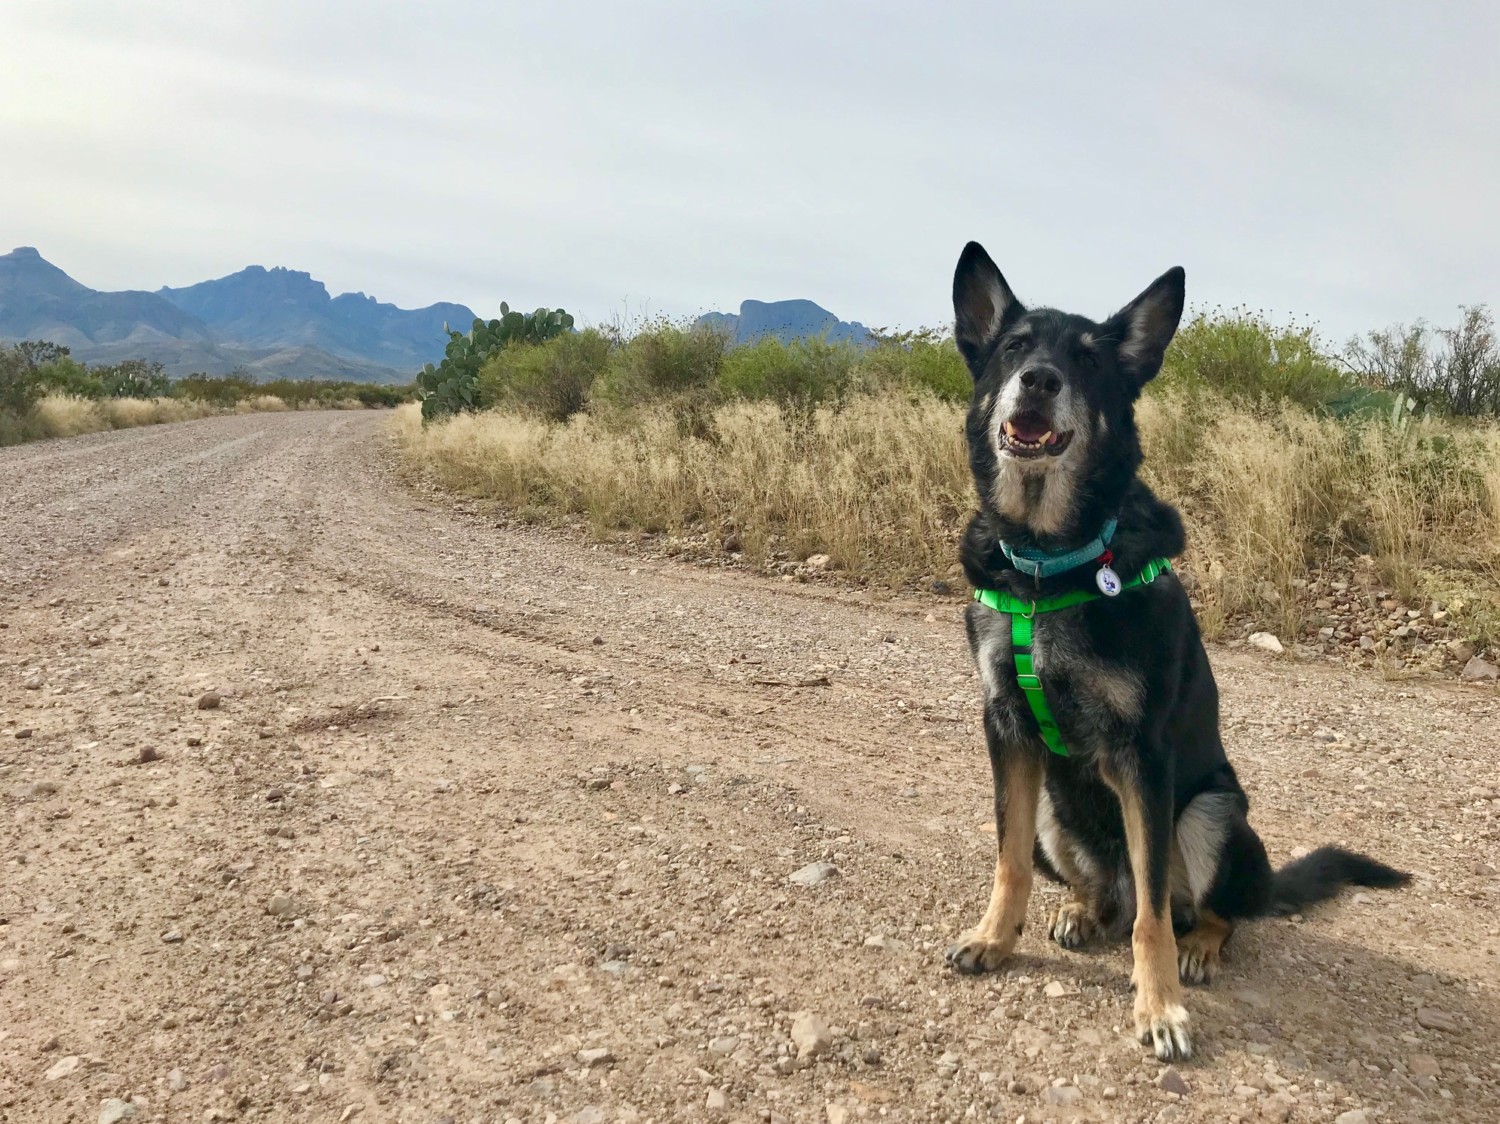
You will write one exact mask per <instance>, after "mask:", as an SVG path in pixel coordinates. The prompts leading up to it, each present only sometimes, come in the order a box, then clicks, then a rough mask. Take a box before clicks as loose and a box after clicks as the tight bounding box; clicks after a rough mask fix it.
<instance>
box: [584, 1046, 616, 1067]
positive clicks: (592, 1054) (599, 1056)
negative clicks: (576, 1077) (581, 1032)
mask: <svg viewBox="0 0 1500 1124" xmlns="http://www.w3.org/2000/svg"><path fill="white" fill-rule="evenodd" d="M578 1062H579V1064H580V1065H582V1066H584V1067H585V1068H588V1069H592V1068H593V1067H594V1066H596V1065H614V1064H615V1055H614V1052H613V1051H612V1050H610V1049H608V1048H607V1047H604V1046H596V1047H594V1048H593V1049H591V1050H579V1051H578Z"/></svg>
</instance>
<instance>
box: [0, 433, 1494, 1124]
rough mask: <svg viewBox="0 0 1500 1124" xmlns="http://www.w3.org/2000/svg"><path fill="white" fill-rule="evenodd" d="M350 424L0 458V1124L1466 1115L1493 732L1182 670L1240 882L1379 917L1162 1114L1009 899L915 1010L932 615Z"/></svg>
mask: <svg viewBox="0 0 1500 1124" xmlns="http://www.w3.org/2000/svg"><path fill="white" fill-rule="evenodd" d="M382 422H383V418H382V416H381V415H377V414H361V413H326V414H325V413H305V414H287V415H258V416H247V417H232V418H222V419H214V420H208V421H202V422H192V423H187V424H182V425H176V426H169V427H160V428H153V429H142V430H131V431H123V432H118V433H108V434H100V435H95V436H90V437H84V438H79V439H75V440H70V441H63V442H56V443H50V444H38V445H32V446H27V447H21V448H13V449H6V450H0V1119H4V1120H7V1121H17V1122H27V1124H29V1122H32V1121H64V1120H66V1121H88V1122H90V1124H92V1122H93V1121H95V1120H106V1121H107V1120H119V1119H125V1118H126V1114H128V1113H129V1111H130V1109H131V1108H134V1109H135V1110H136V1111H135V1114H134V1116H133V1117H129V1118H130V1119H133V1120H135V1121H147V1120H172V1121H203V1120H209V1119H223V1120H277V1121H279V1120H305V1121H325V1120H326V1121H343V1120H353V1121H360V1122H364V1121H422V1122H429V1124H435V1122H437V1121H442V1120H450V1121H454V1122H464V1124H467V1122H471V1121H474V1122H478V1121H495V1122H503V1121H507V1120H511V1119H516V1120H521V1121H527V1122H531V1121H536V1122H538V1124H541V1122H542V1121H548V1120H554V1119H555V1120H558V1121H579V1122H598V1124H604V1122H613V1121H639V1122H644V1121H647V1120H656V1121H666V1120H688V1119H693V1120H697V1119H710V1118H714V1117H718V1118H722V1119H724V1120H728V1121H741V1120H743V1121H756V1120H786V1121H817V1122H819V1124H823V1122H825V1121H827V1122H833V1124H837V1122H838V1121H842V1120H851V1121H852V1120H861V1119H866V1118H868V1119H871V1120H875V1119H887V1120H949V1119H952V1120H963V1119H980V1120H985V1119H1004V1120H1010V1121H1014V1120H1016V1119H1017V1118H1018V1117H1020V1116H1023V1115H1024V1116H1025V1118H1026V1120H1028V1121H1037V1120H1053V1119H1083V1120H1129V1121H1142V1120H1180V1121H1195V1120H1215V1121H1221V1120H1235V1119H1240V1120H1247V1121H1248V1120H1260V1119H1270V1120H1284V1119H1290V1120H1294V1121H1332V1120H1334V1119H1335V1118H1338V1119H1340V1120H1342V1121H1344V1122H1345V1124H1350V1122H1354V1121H1360V1120H1364V1121H1407V1120H1434V1121H1436V1120H1465V1121H1495V1120H1500V1059H1497V1056H1496V1053H1495V1043H1496V1042H1497V1041H1500V996H1497V982H1500V957H1497V950H1500V908H1497V906H1500V877H1497V873H1496V867H1495V864H1496V862H1497V861H1500V860H1497V857H1496V856H1497V846H1496V844H1497V840H1500V819H1497V814H1500V803H1497V799H1496V797H1497V793H1496V791H1495V790H1496V788H1497V787H1500V781H1497V777H1496V774H1497V771H1500V770H1497V762H1500V699H1497V696H1496V694H1495V693H1494V692H1493V691H1488V690H1483V689H1464V688H1460V687H1457V686H1450V685H1445V684H1437V683H1432V682H1426V681H1423V682H1418V683H1405V684H1392V683H1385V682H1381V681H1380V680H1378V679H1376V678H1374V677H1370V676H1364V675H1354V674H1351V673H1347V672H1340V671H1337V670H1330V669H1329V668H1327V667H1324V666H1316V667H1313V666H1305V665H1299V664H1297V663H1294V662H1289V661H1284V662H1274V661H1272V660H1271V659H1270V658H1269V657H1266V658H1262V657H1260V656H1258V655H1251V654H1249V653H1239V652H1236V653H1229V652H1222V651H1216V652H1215V653H1214V658H1215V663H1216V666H1217V669H1218V673H1219V676H1220V683H1221V686H1222V688H1223V692H1224V709H1225V715H1226V724H1227V740H1228V742H1229V744H1230V746H1231V752H1232V753H1233V755H1234V756H1235V759H1236V761H1237V764H1238V765H1239V766H1240V769H1241V776H1242V778H1243V779H1244V781H1245V783H1246V786H1247V788H1248V789H1249V791H1250V793H1251V797H1252V800H1253V801H1254V808H1253V818H1254V819H1255V822H1256V823H1257V824H1258V826H1259V828H1260V830H1261V832H1262V834H1263V835H1264V837H1265V839H1266V842H1267V845H1268V846H1269V847H1270V849H1271V850H1272V853H1273V856H1274V858H1275V859H1276V860H1277V861H1284V860H1285V859H1286V858H1287V857H1288V856H1289V854H1290V852H1291V851H1292V849H1293V848H1296V847H1299V846H1308V845H1313V844H1316V843H1319V842H1324V841H1330V840H1336V841H1339V842H1343V843H1346V844H1350V845H1353V846H1356V847H1359V848H1361V849H1366V850H1369V851H1370V852H1372V853H1374V854H1377V855H1379V856H1381V857H1383V858H1385V859H1388V860H1390V861H1392V862H1396V863H1398V864H1402V865H1405V866H1407V867H1408V868H1409V869H1411V870H1413V871H1415V872H1416V875H1417V878H1416V882H1415V883H1414V885H1413V886H1412V887H1410V888H1409V889H1408V890H1406V891H1403V892H1402V893H1400V894H1396V895H1390V894H1380V893H1376V892H1370V893H1368V894H1364V895H1348V896H1346V897H1345V898H1343V899H1341V900H1339V901H1337V902H1335V903H1333V904H1331V905H1329V906H1327V907H1325V908H1323V909H1321V910H1320V911H1318V912H1317V913H1316V914H1314V915H1310V916H1309V917H1307V918H1306V919H1286V920H1278V921H1267V922H1262V923H1259V924H1257V925H1255V926H1253V927H1250V928H1247V929H1244V930H1242V931H1241V932H1240V933H1239V934H1237V935H1236V937H1235V940H1234V942H1233V944H1232V945H1231V949H1230V952H1231V958H1230V960H1229V961H1228V964H1227V966H1226V971H1225V973H1224V975H1223V976H1222V977H1221V978H1220V979H1219V980H1218V981H1217V982H1215V983H1214V985H1213V986H1212V987H1210V988H1207V989H1202V990H1195V991H1193V992H1192V993H1191V995H1190V1003H1191V1009H1192V1011H1193V1014H1194V1018H1195V1022H1196V1031H1197V1042H1198V1047H1199V1054H1200V1056H1199V1057H1198V1058H1197V1059H1195V1060H1194V1061H1193V1062H1192V1063H1191V1064H1189V1065H1186V1066H1183V1067H1181V1068H1180V1072H1179V1073H1178V1074H1177V1076H1178V1077H1180V1078H1181V1079H1182V1081H1183V1082H1185V1085H1180V1084H1177V1083H1175V1082H1174V1080H1173V1078H1172V1077H1170V1076H1169V1077H1167V1078H1166V1079H1165V1082H1164V1083H1165V1084H1166V1085H1168V1086H1170V1087H1171V1088H1175V1089H1178V1090H1182V1089H1185V1090H1186V1091H1185V1092H1181V1091H1180V1092H1177V1093H1173V1092H1170V1091H1169V1090H1168V1089H1164V1088H1162V1087H1161V1086H1160V1085H1159V1084H1158V1082H1159V1080H1161V1073H1162V1070H1161V1067H1160V1065H1159V1064H1158V1063H1156V1062H1155V1061H1154V1059H1151V1058H1150V1057H1148V1055H1147V1053H1146V1051H1145V1050H1144V1049H1143V1048H1142V1047H1141V1046H1139V1045H1138V1044H1137V1043H1136V1042H1135V1041H1134V1040H1133V1039H1132V1038H1131V1037H1130V1036H1129V1035H1128V1034H1127V1033H1126V1031H1127V1030H1128V1024H1129V1019H1130V994H1129V985H1128V975H1129V965H1128V950H1126V949H1121V948H1109V949H1104V950H1100V951H1094V952H1088V953H1083V954H1078V953H1068V952H1064V951H1062V950H1060V949H1058V948H1057V947H1056V946H1054V945H1051V944H1049V943H1048V942H1047V941H1046V940H1045V939H1044V937H1043V936H1042V935H1041V928H1042V926H1041V922H1042V920H1043V918H1044V915H1045V913H1046V912H1047V911H1048V910H1050V909H1051V908H1053V907H1054V906H1055V905H1056V903H1057V902H1058V900H1059V898H1058V895H1057V893H1056V891H1054V890H1053V889H1051V888H1050V887H1047V886H1045V885H1043V886H1042V887H1041V888H1040V889H1039V890H1038V892H1037V893H1036V894H1035V896H1034V900H1033V903H1032V912H1031V924H1030V927H1029V929H1028V932H1027V935H1026V937H1025V938H1023V941H1022V946H1021V949H1022V955H1021V956H1020V957H1019V958H1018V959H1017V960H1016V962H1015V963H1014V964H1013V966H1012V967H1011V968H1010V970H1009V971H1006V972H1002V973H1001V974H998V975H995V976H992V977H987V978H983V979H973V978H961V977H956V976H954V975H951V974H950V973H949V972H948V971H946V970H945V969H944V966H943V963H942V950H943V948H944V946H945V945H946V943H947V942H948V940H949V939H950V938H951V937H952V936H953V935H954V934H956V933H957V932H958V931H960V930H961V929H963V928H964V927H966V926H967V925H968V924H970V923H971V922H973V921H974V920H975V919H976V918H977V916H978V914H979V912H980V911H981V910H982V908H983V905H984V901H985V897H986V894H987V891H988V885H989V879H990V867H991V861H992V859H991V855H992V847H993V844H994V837H993V835H992V834H988V833H986V832H985V831H984V830H983V825H985V823H986V821H987V816H988V811H987V806H988V796H989V793H988V783H989V782H988V777H987V766H986V763H985V758H984V754H983V750H982V748H981V743H980V734H979V730H978V725H977V721H976V717H977V705H976V684H975V681H974V678H973V675H972V673H971V670H970V667H969V664H968V660H967V655H966V653H965V650H964V646H963V638H962V630H961V628H960V626H959V624H958V623H957V622H958V611H959V610H958V608H957V607H956V606H955V605H953V604H952V603H948V602H940V601H937V600H932V601H930V602H918V601H897V602H894V603H891V602H884V603H882V602H877V601H874V600H871V599H869V598H866V597H864V596H862V595H859V594H854V593H841V592H837V591H832V590H830V589H827V588H815V587H812V586H806V585H797V584H782V583H776V582H772V581H767V580H761V579H757V578H752V577H747V576H745V575H742V574H735V573H731V572H723V571H715V570H709V569H702V568H690V567H687V566H681V565H677V564H672V563H663V562H654V561H642V560H637V559H633V558H627V557H623V556H621V555H618V554H614V553H611V552H610V551H608V550H605V549H602V548H594V547H590V546H589V545H587V544H585V543H582V542H581V541H579V540H577V539H574V538H571V537H568V536H566V535H561V534H556V533H547V532H540V531H536V530H530V529H525V528H515V527H503V526H500V525H497V523H496V521H495V519H494V518H493V517H485V516H482V515H479V514H472V513H464V512H462V511H455V510H453V508H452V507H451V505H449V504H447V503H445V502H443V501H441V500H438V499H436V498H433V497H429V496H426V495H424V494H422V493H420V492H418V491H415V490H413V489H411V488H409V487H407V486H405V485H403V484H402V483H401V482H400V481H399V480H398V479H397V478H396V477H395V475H394V471H393V468H392V461H391V459H390V452H389V449H388V447H387V440H386V438H385V436H384V433H383V431H382V429H381V426H382ZM825 679H826V682H827V684H828V685H826V686H796V685H795V684H799V683H815V684H816V683H823V682H824V681H825ZM209 691H215V692H217V694H218V696H219V697H220V698H221V702H220V705H219V706H218V707H217V708H215V709H200V706H202V705H203V703H202V702H200V700H201V699H202V696H204V695H205V693H206V692H209ZM28 731H29V733H28ZM146 758H151V759H150V760H143V759H146ZM818 862H828V863H831V864H832V865H833V866H834V867H836V868H837V873H836V874H833V875H831V876H829V877H827V878H826V880H824V881H822V882H821V883H819V884H817V885H813V886H805V885H801V884H798V883H796V882H792V881H789V880H788V876H789V875H791V874H793V873H794V872H796V871H799V870H800V869H802V868H804V867H806V866H808V865H809V864H813V863H818ZM804 1011H806V1012H812V1013H813V1014H814V1015H815V1016H816V1017H817V1019H819V1020H821V1022H822V1024H823V1026H824V1027H826V1036H825V1035H822V1034H817V1035H815V1036H814V1037H815V1038H816V1039H817V1042H816V1044H815V1045H814V1046H813V1049H814V1050H815V1051H817V1053H816V1055H815V1056H814V1057H810V1058H806V1059H802V1060H800V1061H799V1060H798V1059H797V1058H796V1053H797V1049H796V1047H795V1046H794V1045H793V1044H792V1038H791V1033H792V1031H793V1024H794V1020H795V1019H796V1016H797V1015H798V1013H799V1012H804ZM805 1022H806V1020H804V1023H805ZM797 1029H798V1033H799V1035H801V1033H802V1032H803V1031H805V1030H806V1029H807V1027H806V1026H805V1025H804V1026H801V1027H798V1028H797ZM820 1029H821V1028H814V1030H815V1031H816V1030H820ZM117 1101H118V1102H123V1103H117ZM132 1101H133V1103H130V1102H132ZM1359 1110H1363V1111H1364V1112H1365V1115H1364V1116H1359V1115H1357V1113H1358V1111H1359ZM1351 1112H1353V1113H1356V1115H1352V1116H1350V1115H1341V1114H1347V1113H1351ZM101 1113H102V1115H101Z"/></svg>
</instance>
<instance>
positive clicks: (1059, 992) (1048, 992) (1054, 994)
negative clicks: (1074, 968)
mask: <svg viewBox="0 0 1500 1124" xmlns="http://www.w3.org/2000/svg"><path fill="white" fill-rule="evenodd" d="M1042 994H1043V995H1045V996H1046V997H1047V998H1048V999H1061V998H1062V997H1063V996H1065V995H1067V994H1068V989H1067V988H1066V987H1064V986H1063V984H1062V983H1060V982H1059V981H1057V980H1049V981H1047V986H1046V987H1044V988H1042Z"/></svg>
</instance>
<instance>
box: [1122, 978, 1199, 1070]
mask: <svg viewBox="0 0 1500 1124" xmlns="http://www.w3.org/2000/svg"><path fill="white" fill-rule="evenodd" d="M1135 1032H1136V1034H1137V1035H1138V1036H1139V1037H1140V1040H1141V1043H1142V1045H1145V1046H1150V1047H1151V1048H1152V1049H1153V1050H1155V1051H1156V1056H1157V1057H1158V1058H1160V1059H1161V1060H1162V1061H1164V1062H1183V1061H1187V1059H1188V1058H1190V1057H1192V1056H1193V1035H1192V1031H1191V1029H1190V1028H1189V1027H1188V1013H1187V1009H1186V1008H1185V1007H1183V1006H1182V1004H1180V1003H1166V1004H1154V1003H1149V1002H1147V1001H1146V996H1144V995H1142V994H1140V993H1139V992H1138V993H1137V994H1136V999H1135Z"/></svg>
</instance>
